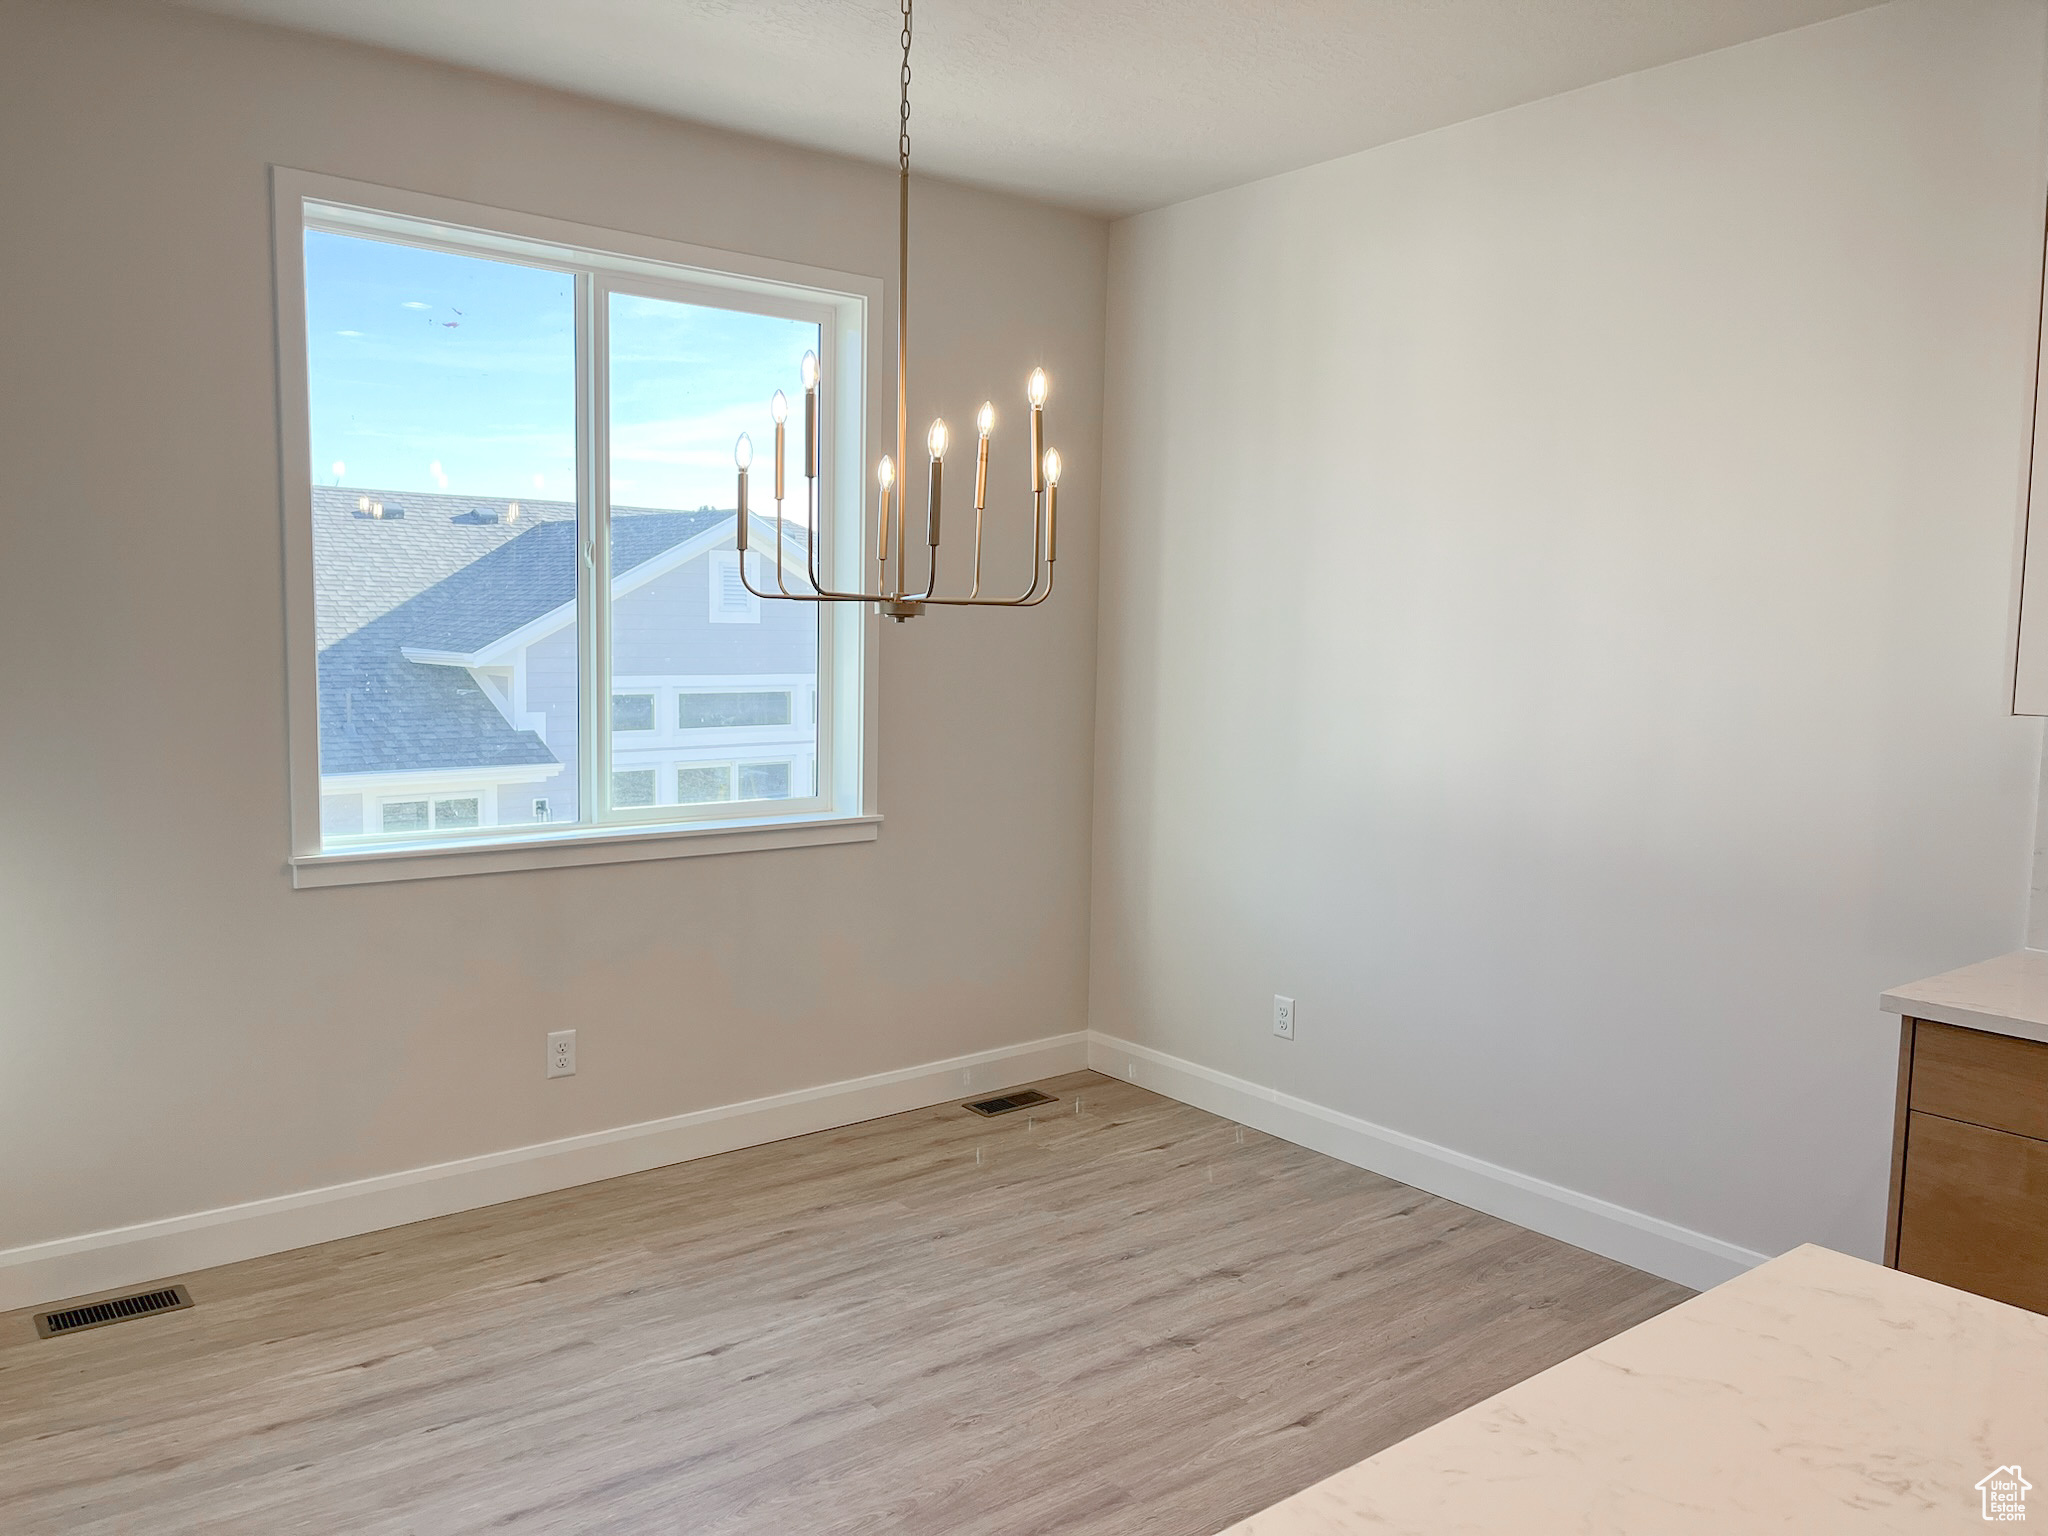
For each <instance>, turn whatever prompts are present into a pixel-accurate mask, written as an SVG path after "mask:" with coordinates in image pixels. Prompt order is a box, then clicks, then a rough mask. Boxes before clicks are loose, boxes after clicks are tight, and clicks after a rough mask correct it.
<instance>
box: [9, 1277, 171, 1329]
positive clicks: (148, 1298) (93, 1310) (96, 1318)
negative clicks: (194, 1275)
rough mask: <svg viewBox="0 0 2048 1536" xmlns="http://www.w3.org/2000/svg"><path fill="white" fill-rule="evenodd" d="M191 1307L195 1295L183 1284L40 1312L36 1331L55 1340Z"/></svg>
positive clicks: (37, 1315) (37, 1316) (37, 1317)
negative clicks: (67, 1334)
mask: <svg viewBox="0 0 2048 1536" xmlns="http://www.w3.org/2000/svg"><path fill="white" fill-rule="evenodd" d="M191 1305H192V1293H191V1292H190V1291H188V1290H186V1289H185V1287H183V1286H182V1285H165V1286H159V1287H157V1288H156V1289H155V1290H150V1291H134V1292H131V1293H130V1294H128V1295H126V1296H109V1297H108V1298H107V1299H106V1300H105V1301H88V1302H86V1303H84V1304H83V1305H82V1306H76V1307H63V1308H60V1309H58V1310H57V1311H55V1312H38V1313H37V1314H36V1332H37V1333H39V1334H41V1335H42V1336H43V1337H44V1338H46V1339H54V1338H55V1337H57V1335H58V1334H60V1333H77V1332H79V1331H80V1330H81V1329H85V1328H104V1327H106V1325H107V1324H109V1323H125V1322H127V1321H128V1319H129V1318H131V1317H147V1316H149V1315H150V1313H152V1312H176V1311H177V1310H178V1309H179V1308H181V1307H189V1306H191Z"/></svg>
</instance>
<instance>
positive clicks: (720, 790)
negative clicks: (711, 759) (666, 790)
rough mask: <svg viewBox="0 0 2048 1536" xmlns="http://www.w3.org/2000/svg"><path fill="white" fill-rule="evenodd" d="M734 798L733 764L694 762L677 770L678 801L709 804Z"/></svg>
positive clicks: (678, 802)
mask: <svg viewBox="0 0 2048 1536" xmlns="http://www.w3.org/2000/svg"><path fill="white" fill-rule="evenodd" d="M731 798H732V765H731V764H729V763H710V764H703V763H693V764H691V765H690V766H689V767H686V768H678V769H677V770H676V803H677V804H678V805H709V804H711V803H712V802H713V801H716V800H730V799H731Z"/></svg>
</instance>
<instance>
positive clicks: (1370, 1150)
mask: <svg viewBox="0 0 2048 1536" xmlns="http://www.w3.org/2000/svg"><path fill="white" fill-rule="evenodd" d="M1083 1067H1093V1068H1094V1069H1095V1070H1097V1071H1098V1072H1105V1073H1108V1074H1109V1075H1110V1076H1112V1077H1119V1078H1123V1079H1125V1080H1127V1081H1134V1082H1137V1083H1138V1084H1139V1085H1140V1086H1142V1087H1145V1088H1150V1089H1152V1090H1153V1091H1154V1092H1156V1093H1163V1094H1165V1095H1166V1096H1167V1097H1168V1098H1173V1099H1178V1100H1180V1101H1181V1102H1182V1103H1185V1104H1192V1105H1194V1106H1195V1107H1196V1108H1198V1109H1205V1110H1208V1111H1209V1112H1210V1113H1211V1114H1217V1115H1222V1116H1223V1117H1225V1118H1226V1119H1229V1120H1235V1121H1237V1122H1239V1123H1240V1124H1243V1125H1248V1126H1251V1127H1253V1128H1254V1129H1256V1130H1261V1131H1264V1132H1266V1133H1267V1134H1269V1135H1273V1136H1278V1137H1280V1138H1281V1139H1282V1140H1283V1141H1291V1142H1293V1143H1295V1144H1296V1145H1298V1146H1304V1147H1308V1148H1311V1149H1313V1150H1314V1151H1317V1152H1321V1153H1324V1154H1326V1155H1328V1156H1330V1157H1334V1158H1338V1159H1340V1160H1341V1161H1343V1162H1347V1163H1350V1164H1352V1165H1353V1166H1354V1167H1359V1168H1368V1169H1370V1170H1372V1171H1373V1172H1374V1173H1378V1174H1383V1175H1385V1176H1386V1177H1388V1178H1390V1179H1398V1180H1400V1181H1401V1182H1402V1183H1404V1184H1412V1185H1414V1186H1415V1187H1416V1188H1417V1189H1424V1190H1428V1191H1429V1192H1430V1193H1431V1194H1435V1195H1442V1196H1443V1197H1445V1198H1446V1199H1449V1200H1455V1201H1457V1202H1458V1203H1459V1204H1460V1205H1468V1206H1471V1207H1472V1208H1473V1209H1474V1210H1479V1211H1485V1212H1486V1213H1487V1214H1488V1215H1490V1216H1498V1217H1501V1218H1502V1219H1503V1220H1506V1221H1512V1222H1514V1223H1515V1224H1516V1225H1518V1226H1523V1227H1527V1228H1529V1229H1530V1230H1531V1231H1534V1232H1541V1233H1543V1234H1545V1235H1546V1236H1549V1237H1555V1238H1558V1239H1559V1240H1561V1241H1563V1242H1567V1243H1571V1244H1573V1245H1574V1246H1575V1247H1579V1248H1585V1249H1589V1250H1591V1251H1592V1252H1594V1253H1598V1254H1603V1255H1605V1256H1606V1257H1608V1258H1611V1259H1617V1260H1619V1261H1620V1262H1622V1263H1624V1264H1630V1265H1633V1266H1635V1267H1636V1268H1637V1269H1641V1270H1646V1271H1648V1272H1649V1273H1651V1274H1653V1275H1661V1276H1663V1277H1664V1278H1665V1279H1667V1280H1675V1281H1677V1282H1678V1283H1679V1284H1681V1285H1689V1286H1693V1287H1696V1288H1701V1289H1704V1288H1705V1287H1707V1286H1710V1285H1718V1284H1719V1283H1720V1282H1721V1281H1723V1280H1727V1279H1731V1278H1732V1277H1734V1276H1736V1275H1738V1274H1741V1273H1742V1272H1743V1271H1744V1270H1746V1269H1749V1268H1751V1267H1752V1266H1754V1265H1757V1264H1761V1263H1762V1262H1763V1261H1764V1259H1765V1257H1766V1256H1765V1255H1764V1254H1761V1253H1755V1252H1752V1251H1751V1250H1750V1249H1747V1248H1741V1247H1738V1246H1736V1245H1735V1244H1733V1243H1727V1242H1723V1241H1721V1240H1720V1239H1719V1238H1714V1237H1708V1236H1706V1235H1705V1234H1704V1233H1700V1232H1693V1231H1690V1230H1688V1229H1687V1228H1684V1227H1680V1226H1677V1225H1674V1224H1673V1223H1671V1222H1668V1221H1661V1220H1659V1219H1658V1218H1657V1217H1655V1216H1646V1215H1644V1214H1643V1213H1642V1212H1641V1211H1634V1210H1630V1209H1628V1208H1627V1207H1626V1206H1620V1205H1615V1204H1613V1203H1612V1202H1610V1201H1606V1200H1600V1199H1596V1198H1595V1197H1593V1196H1591V1195H1586V1194H1581V1193H1579V1191H1577V1190H1574V1189H1566V1188H1564V1187H1563V1186H1562V1185H1558V1184H1552V1183H1549V1182H1547V1181H1546V1180H1543V1179H1537V1178H1532V1177H1530V1176H1529V1175H1528V1174H1525V1173H1517V1172H1516V1171H1515V1170H1514V1169H1512V1168H1503V1167H1500V1166H1499V1165H1498V1164H1495V1163H1489V1162H1486V1161H1484V1160H1482V1159H1480V1158H1476V1157H1469V1156H1467V1155H1466V1154H1465V1153H1462V1152H1454V1151H1452V1150H1451V1149H1450V1148H1448V1147H1440V1146H1437V1145H1436V1144H1434V1143H1433V1142H1427V1141H1423V1140H1421V1139H1419V1138H1417V1137H1414V1136H1408V1135H1404V1134H1403V1133H1402V1132H1400V1131H1394V1130H1389V1129H1387V1128H1386V1127H1385V1126H1381V1125H1374V1124H1373V1123H1372V1122H1370V1121H1367V1120H1361V1119H1358V1118H1357V1117H1356V1116H1353V1115H1347V1114H1343V1113H1340V1112H1339V1111H1337V1110H1333V1109H1326V1108H1324V1107H1323V1106H1322V1105H1320V1104H1313V1103H1310V1102H1309V1101H1308V1100H1306V1099H1297V1098H1294V1097H1291V1096H1290V1095H1288V1094H1284V1093H1280V1092H1278V1091H1277V1090H1275V1089H1271V1088H1265V1087H1261V1086H1260V1085H1258V1084H1256V1083H1251V1082H1247V1081H1246V1080H1244V1079H1243V1078H1238V1077H1232V1076H1230V1075H1229V1074H1228V1073H1225V1072H1218V1071H1215V1070H1214V1069H1212V1068H1209V1067H1204V1066H1199V1065H1197V1064H1196V1063H1194V1062H1191V1061H1184V1060H1182V1059H1180V1058H1179V1057H1175V1056H1169V1055H1167V1054H1166V1053H1165V1052H1163V1051H1155V1050H1152V1049H1151V1048H1150V1047H1147V1046H1142V1045H1134V1044H1132V1043H1131V1042H1129V1041H1125V1040H1118V1039H1116V1038H1115V1037H1113V1036H1110V1035H1104V1034H1100V1033H1082V1032H1076V1033H1074V1034H1068V1035H1054V1036H1051V1037H1049V1038H1047V1039H1044V1040H1032V1041H1028V1042H1026V1043H1024V1044H1022V1045H1013V1046H1005V1047H1003V1048H1001V1049H999V1050H993V1051H981V1052H978V1053H976V1054H974V1055H971V1056H956V1057H953V1058H951V1059H950V1060H946V1061H935V1062H929V1063H927V1064H925V1065H923V1066H917V1067H906V1068H904V1069H902V1070H900V1071H896V1072H882V1073H877V1074H875V1075H874V1076H871V1077H861V1078H854V1079H851V1080H849V1081H847V1082H842V1083H827V1084H825V1085H823V1086H821V1087H817V1088H804V1089H799V1090H797V1091H796V1092H793V1093H780V1094H775V1095H773V1096H771V1097H769V1098H763V1099H752V1100H748V1101H747V1102H745V1103H740V1104H725V1105H720V1106H718V1107H716V1108H713V1109H701V1110H696V1111H693V1112H692V1113H690V1114H686V1115H675V1116H671V1117H670V1118H668V1119H665V1120H650V1121H647V1122H645V1123H643V1124H640V1125H627V1126H620V1127H618V1128H617V1129H614V1130H609V1131H594V1132H592V1133H590V1134H588V1135H584V1136H569V1137H564V1138H563V1139H561V1140H559V1141H548V1142H540V1143H537V1144H536V1145H533V1146H526V1147H514V1148H512V1149H510V1150H509V1151H504V1152H492V1153H487V1154H485V1155H484V1156H481V1157H469V1158H463V1159H460V1160H459V1161H456V1162H451V1163H438V1164H435V1165H433V1166H431V1167H426V1168H408V1169H405V1170H403V1171H402V1172H399V1173H389V1174H382V1175H379V1176H378V1177H375V1178H369V1179H358V1180H355V1181H354V1182H352V1183H348V1184H335V1185H331V1186H329V1187H327V1188H324V1189H312V1190H305V1191H302V1192H300V1193H298V1194H291V1195H277V1196H273V1197H272V1198H269V1199H265V1200H252V1201H249V1202H247V1203H246V1204H242V1205H232V1206H224V1207H222V1208H220V1209H218V1210H211V1211H198V1212H194V1213H193V1214H191V1215H187V1216H172V1217H167V1218H165V1219H163V1220H161V1221H146V1222H141V1223H138V1224H137V1225H135V1226H130V1227H118V1228H114V1229H112V1230H109V1231H105V1232H88V1233H86V1234H84V1235H82V1236H79V1237H67V1238H60V1239H57V1240H56V1241H53V1242H47V1243H31V1244H29V1245H27V1246H25V1247H20V1248H8V1249H0V1311H11V1310H12V1309H14V1308H16V1307H30V1306H39V1305H41V1304H43V1303H45V1302H50V1301H57V1300H61V1299H64V1298H68V1297H72V1296H83V1295H87V1294H90V1293H91V1292H94V1291H105V1290H112V1289H114V1288H115V1287H117V1286H123V1285H133V1284H137V1283H139V1282H141V1281H145V1280H158V1279H167V1278H170V1277H172V1276H175V1275H183V1274H189V1273H191V1272H192V1271H193V1270H198V1269H210V1268H211V1267H213V1266H214V1265H216V1264H231V1263H234V1262H235V1261H236V1260H238V1259H253V1258H257V1257H260V1256H261V1255H263V1254H268V1253H281V1252H283V1251H284V1250H285V1249H288V1248H302V1247H305V1246H307V1245H309V1244H312V1243H325V1242H331V1241H333V1240H334V1239H336V1238H341V1237H355V1236H357V1235H359V1234H361V1233H364V1232H376V1231H381V1230H383V1229H384V1228H386V1227H397V1226H403V1225H405V1224H406V1223H407V1222H413V1221H424V1220H426V1219H428V1218H429V1217H433V1216H446V1215H450V1214H452V1213H454V1212H456V1211H468V1210H475V1209H477V1208H478V1207H480V1206H486V1205H496V1204H498V1203H500V1202H501V1201H505V1200H517V1199H520V1198H522V1197H524V1196H527V1195H541V1194H547V1193H549V1192H551V1191H553V1190H557V1189H567V1188H569V1187H571V1186H572V1185H576V1184H589V1183H593V1182H595V1181H596V1180H599V1179H612V1178H617V1177H619V1176H620V1175H621V1174H627V1173H639V1172H641V1171H643V1170H645V1169H648V1168H660V1167H663V1166H665V1165H667V1164H669V1163H681V1162H687V1161H689V1160H690V1159H692V1158H698V1157H710V1156H712V1155H714V1154H716V1153H719V1152H731V1151H734V1150H736V1149H737V1148H740V1147H752V1146H759V1145H761V1144H762V1143H764V1142H770V1141H780V1140H782V1139H783V1138H784V1137H788V1136H802V1135H806V1134H808V1133H810V1132H812V1131H825V1130H831V1129H834V1128H835V1127H838V1126H842V1125H851V1124H853V1123H854V1122H856V1121H860V1120H872V1119H874V1118H876V1117H877V1116H881V1115H893V1114H899V1113H901V1112H902V1111H904V1110H907V1109H921V1108H923V1107H924V1106H926V1105H929V1104H940V1103H944V1102H945V1101H946V1100H948V1099H953V1098H958V1097H960V1096H962V1095H963V1094H964V1093H967V1092H970V1091H972V1090H973V1089H976V1088H983V1089H994V1088H999V1087H1005V1086H1008V1085H1009V1084H1012V1083H1024V1082H1030V1081H1032V1080H1034V1079H1036V1078H1041V1077H1056V1076H1058V1075H1059V1074H1060V1073H1062V1072H1075V1071H1079V1070H1080V1069H1081V1068H1083Z"/></svg>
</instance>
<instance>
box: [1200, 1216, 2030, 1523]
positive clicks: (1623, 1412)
mask: <svg viewBox="0 0 2048 1536" xmlns="http://www.w3.org/2000/svg"><path fill="white" fill-rule="evenodd" d="M2014 1464H2018V1465H2020V1466H2021V1467H2023V1468H2026V1469H2029V1471H2030V1473H2031V1477H2030V1480H2031V1481H2032V1482H2034V1483H2037V1484H2039V1485H2040V1491H2039V1492H2037V1493H2035V1494H2034V1495H2033V1498H2032V1503H2033V1506H2034V1507H2032V1508H2029V1510H2028V1513H2029V1514H2031V1515H2032V1516H2033V1518H2034V1520H2035V1521H2037V1522H2043V1523H2048V1317H2041V1316H2037V1315H2036V1314H2034V1313H2032V1312H2023V1311H2021V1310H2020V1309H2019V1308H2017V1307H2008V1306H2006V1305H2004V1304H2003V1303H2000V1302H1995V1301H1986V1300H1985V1299H1983V1298H1982V1297H1980V1296H1972V1295H1969V1294H1967V1293H1966V1292H1963V1291H1956V1290H1951V1289H1949V1288H1948V1287H1947V1286H1943V1285H1936V1284H1935V1283H1934V1282H1932V1281H1931V1280H1922V1279H1919V1278H1917V1277H1916V1276H1913V1275H1906V1274H1901V1273H1900V1272H1899V1271H1897V1270H1892V1269H1884V1268H1882V1267H1880V1266H1878V1265H1876V1264H1869V1263H1865V1262H1864V1261H1863V1260H1861V1259H1852V1258H1848V1257H1845V1256H1844V1255H1842V1254H1839V1253H1831V1252H1829V1251H1828V1250H1827V1249H1825V1248H1814V1247H1810V1246H1809V1247H1804V1248H1795V1249H1794V1250H1793V1251H1792V1252H1790V1253H1788V1254H1786V1255H1784V1256H1783V1257H1782V1258H1777V1259H1773V1260H1771V1262H1769V1263H1768V1264H1764V1265H1760V1266H1759V1267H1758V1268H1756V1269H1753V1270H1751V1271H1750V1272H1749V1273H1748V1274H1746V1275H1742V1276H1740V1277H1738V1278H1737V1279H1734V1280H1730V1281H1729V1282H1728V1283H1727V1284H1725V1285H1721V1286H1717V1287H1715V1288H1714V1289H1713V1290H1711V1291H1708V1292H1706V1293H1705V1294H1703V1295H1700V1296H1696V1297H1694V1298H1693V1299H1692V1300H1691V1301H1688V1302H1685V1303H1683V1304H1682V1305H1680V1306H1677V1307H1674V1308H1673V1309H1672V1310H1671V1311H1669V1312H1666V1313H1664V1314H1663V1315H1661V1316H1659V1317H1655V1318H1652V1319H1651V1320H1650V1321H1649V1322H1647V1323H1644V1324H1642V1325H1640V1326H1639V1327H1635V1328H1631V1329H1630V1330H1629V1331H1628V1332H1626V1333H1623V1334H1618V1335H1616V1336H1615V1337H1614V1338H1611V1339H1609V1340H1608V1341H1607V1342H1606V1343H1604V1344H1599V1345H1595V1346H1594V1347H1593V1348H1592V1349H1589V1350H1587V1351H1585V1352H1584V1353H1583V1354H1579V1355H1574V1356H1573V1357H1572V1358H1571V1359H1569V1360H1567V1361H1565V1362H1564V1363H1563V1364H1561V1365H1556V1366H1553V1367H1551V1368H1550V1369H1549V1370H1547V1371H1544V1372H1543V1373H1541V1374H1540V1375H1537V1376H1532V1377H1530V1378H1529V1379H1528V1380H1527V1381H1524V1382H1521V1383H1519V1384H1518V1385H1516V1386H1512V1387H1510V1388H1508V1389H1507V1390H1506V1391H1505V1392H1502V1393H1500V1394H1498V1395H1497V1396H1494V1397H1490V1398H1488V1399H1487V1400H1486V1401H1485V1402H1483V1403H1480V1404H1477V1405H1476V1406H1474V1407H1471V1408H1468V1409H1466V1410H1465V1411H1464V1412H1463V1413H1460V1414H1455V1415H1453V1416H1452V1417H1451V1418H1448V1419H1445V1420H1444V1421H1443V1422H1442V1423H1441V1424H1437V1425H1433V1426H1432V1427H1431V1428H1429V1429H1425V1430H1423V1431H1422V1432H1421V1433H1420V1434H1417V1435H1413V1436H1411V1437H1410V1438H1408V1439H1406V1440H1403V1441H1402V1442H1401V1443H1400V1444H1398V1445H1395V1446H1391V1447H1389V1448H1388V1449H1387V1450H1385V1451H1382V1452H1381V1453H1380V1454H1379V1455H1377V1456H1373V1457H1370V1458H1368V1459H1367V1460H1365V1461H1361V1462H1360V1463H1358V1465H1357V1466H1355V1467H1352V1468H1350V1469H1349V1470H1348V1471H1344V1472H1339V1473H1338V1474H1337V1475H1336V1476H1335V1477H1332V1478H1328V1479H1326V1480H1325V1481H1323V1482H1321V1483H1318V1484H1316V1485H1315V1486H1314V1487H1313V1488H1310V1489H1308V1490H1307V1491H1306V1492H1303V1493H1298V1494H1296V1495H1295V1496H1294V1497H1293V1498H1291V1499H1288V1500H1286V1501H1285V1502H1283V1503H1280V1504H1276V1505H1274V1506H1273V1507H1272V1508H1271V1509H1269V1510H1267V1511H1265V1513H1263V1514H1259V1515H1254V1516H1253V1517H1252V1518H1251V1519H1249V1520H1246V1521H1244V1522H1243V1523H1241V1524H1239V1525H1236V1526H1233V1527H1232V1528H1231V1531H1230V1532H1228V1533H1225V1536H1356V1533H1359V1532H1367V1531H1370V1532H1402V1533H1412V1536H1458V1533H1473V1536H1477V1533H1481V1532H1484V1533H1486V1536H1551V1533H1565V1532H1570V1533H1573V1536H1589V1533H1601V1536H1695V1533H1696V1536H1749V1533H1752V1532H1762V1531H1773V1532H1787V1533H1790V1532H1798V1533H1799V1536H1820V1533H1832V1532H1857V1533H1860V1532H1875V1531H1911V1532H1922V1531H1925V1532H1942V1533H1945V1536H1956V1533H1958V1532H1962V1531H1967V1530H1978V1529H1982V1528H1983V1522H1982V1518H1981V1507H1980V1506H1981V1499H1982V1495H1981V1494H1980V1493H1979V1492H1978V1491H1977V1483H1978V1481H1979V1480H1980V1479H1982V1478H1983V1477H1985V1476H1986V1474H1988V1473H1991V1472H1993V1471H1994V1470H1996V1469H1998V1468H2001V1467H2009V1466H2012V1465H2014Z"/></svg>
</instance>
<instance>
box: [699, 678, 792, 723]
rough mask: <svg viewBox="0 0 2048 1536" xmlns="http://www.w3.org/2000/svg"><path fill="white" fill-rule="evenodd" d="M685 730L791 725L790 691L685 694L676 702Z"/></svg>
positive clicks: (784, 689) (785, 689)
mask: <svg viewBox="0 0 2048 1536" xmlns="http://www.w3.org/2000/svg"><path fill="white" fill-rule="evenodd" d="M677 705H678V707H677V715H678V717H679V718H678V722H677V723H678V724H680V725H681V726H682V728H683V729H684V730H686V731H692V730H709V729H711V728H713V727H715V726H726V725H788V724H789V690H788V689H787V688H782V689H777V690H775V691H773V692H762V693H685V694H682V695H680V696H679V698H678V701H677Z"/></svg>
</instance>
